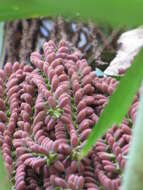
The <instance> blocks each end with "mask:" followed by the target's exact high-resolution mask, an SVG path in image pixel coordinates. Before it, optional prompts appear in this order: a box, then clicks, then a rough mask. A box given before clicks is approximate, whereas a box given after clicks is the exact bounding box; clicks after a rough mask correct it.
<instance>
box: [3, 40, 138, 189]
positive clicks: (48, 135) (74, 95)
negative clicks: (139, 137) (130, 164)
mask: <svg viewBox="0 0 143 190" xmlns="http://www.w3.org/2000/svg"><path fill="white" fill-rule="evenodd" d="M43 50H44V54H43V55H41V54H39V53H38V52H34V53H32V54H31V57H30V59H31V63H32V64H33V67H31V66H29V65H23V64H19V63H17V62H16V63H14V64H13V65H12V64H11V63H7V64H6V65H5V67H4V69H3V70H0V145H1V150H2V154H3V159H4V162H5V166H6V168H7V170H8V172H9V176H10V180H11V184H12V185H13V186H14V189H16V190H40V189H45V190H54V189H57V190H58V189H60V190H62V189H71V190H99V189H100V188H104V189H105V190H119V187H120V184H121V175H122V171H123V169H124V166H125V161H126V155H127V153H128V148H129V142H130V138H131V128H130V125H131V122H133V121H134V119H135V113H136V109H137V104H138V96H137V97H136V98H135V100H134V103H133V105H132V107H131V109H130V111H129V114H128V115H129V118H130V120H131V121H130V120H129V119H124V121H123V122H122V124H121V126H120V127H117V126H114V127H112V129H110V130H109V131H108V132H107V133H106V134H105V136H104V137H103V138H102V139H100V140H99V141H98V142H97V144H96V145H95V147H94V148H93V150H92V151H90V153H89V154H88V156H87V157H85V158H84V159H83V160H82V161H81V162H79V161H78V151H79V150H80V148H81V147H82V145H83V144H84V142H85V140H86V139H87V137H88V135H89V133H90V132H91V129H92V127H93V126H94V124H95V123H97V121H98V117H99V116H100V113H101V112H102V111H103V109H104V106H105V105H106V104H107V102H108V98H109V96H110V95H111V94H112V92H113V91H114V89H115V88H116V85H117V83H118V82H117V81H116V80H115V79H112V78H111V77H107V78H98V77H96V75H95V73H94V71H92V70H91V67H90V66H89V65H88V64H87V61H86V60H84V59H81V56H80V54H79V53H78V52H71V49H70V47H69V45H68V43H67V42H65V41H61V42H60V44H59V46H58V47H56V46H55V44H54V43H53V42H52V41H49V42H48V43H45V44H44V45H43Z"/></svg>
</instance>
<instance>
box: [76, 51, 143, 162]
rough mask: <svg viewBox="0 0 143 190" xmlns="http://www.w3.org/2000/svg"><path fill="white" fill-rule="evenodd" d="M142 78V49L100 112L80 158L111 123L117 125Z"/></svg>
mask: <svg viewBox="0 0 143 190" xmlns="http://www.w3.org/2000/svg"><path fill="white" fill-rule="evenodd" d="M142 79H143V51H142V52H141V53H140V54H139V55H138V56H137V57H136V59H135V61H134V63H133V64H132V66H131V67H130V68H129V70H128V71H127V73H126V75H125V76H124V77H123V78H122V79H121V81H120V83H119V85H118V86H117V89H116V91H115V92H114V93H113V95H112V96H111V97H110V99H109V103H108V105H107V106H106V107H105V109H104V111H103V113H102V114H101V116H100V118H99V121H98V123H97V124H96V125H95V126H94V127H93V129H92V131H91V133H90V135H89V137H88V139H87V141H86V143H85V145H84V147H83V149H82V150H81V152H80V159H82V158H83V157H84V156H85V155H87V153H88V151H89V150H90V149H91V148H92V146H93V145H94V144H95V143H96V141H97V140H98V139H99V138H100V137H102V136H103V135H104V134H105V132H106V131H107V129H109V128H111V127H112V125H114V124H115V125H119V124H120V122H121V121H122V119H123V117H124V116H125V114H126V113H127V111H128V109H129V106H130V105H131V103H132V101H133V97H134V95H135V93H136V92H137V90H138V89H139V87H140V85H141V81H142Z"/></svg>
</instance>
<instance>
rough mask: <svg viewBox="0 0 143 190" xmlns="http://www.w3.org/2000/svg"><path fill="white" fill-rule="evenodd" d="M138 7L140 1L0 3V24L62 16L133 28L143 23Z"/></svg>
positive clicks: (31, 0)
mask: <svg viewBox="0 0 143 190" xmlns="http://www.w3.org/2000/svg"><path fill="white" fill-rule="evenodd" d="M142 7H143V1H142V0H1V1H0V20H12V19H22V18H31V17H42V16H59V15H62V16H65V17H66V18H71V17H72V18H73V19H82V20H84V21H89V20H92V21H96V23H97V22H100V23H101V22H103V23H110V24H111V25H112V26H117V25H118V26H119V25H121V26H123V25H126V26H136V25H141V24H142V23H143V20H142Z"/></svg>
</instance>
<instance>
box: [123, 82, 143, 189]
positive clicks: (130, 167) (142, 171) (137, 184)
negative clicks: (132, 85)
mask: <svg viewBox="0 0 143 190" xmlns="http://www.w3.org/2000/svg"><path fill="white" fill-rule="evenodd" d="M142 121H143V85H142V89H141V100H140V103H139V109H138V112H137V117H136V122H135V126H134V129H133V137H132V141H131V146H130V151H129V154H128V161H127V164H126V167H125V172H124V175H123V185H122V188H121V189H122V190H126V189H130V190H142V189H143V182H142V180H141V179H143V167H142V166H143V126H142Z"/></svg>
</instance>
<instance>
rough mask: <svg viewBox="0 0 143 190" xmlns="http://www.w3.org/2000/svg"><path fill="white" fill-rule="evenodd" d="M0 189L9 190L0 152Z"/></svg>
mask: <svg viewBox="0 0 143 190" xmlns="http://www.w3.org/2000/svg"><path fill="white" fill-rule="evenodd" d="M0 189H1V190H9V189H10V186H9V179H8V175H7V172H6V169H5V166H4V162H3V159H2V154H1V152H0Z"/></svg>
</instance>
